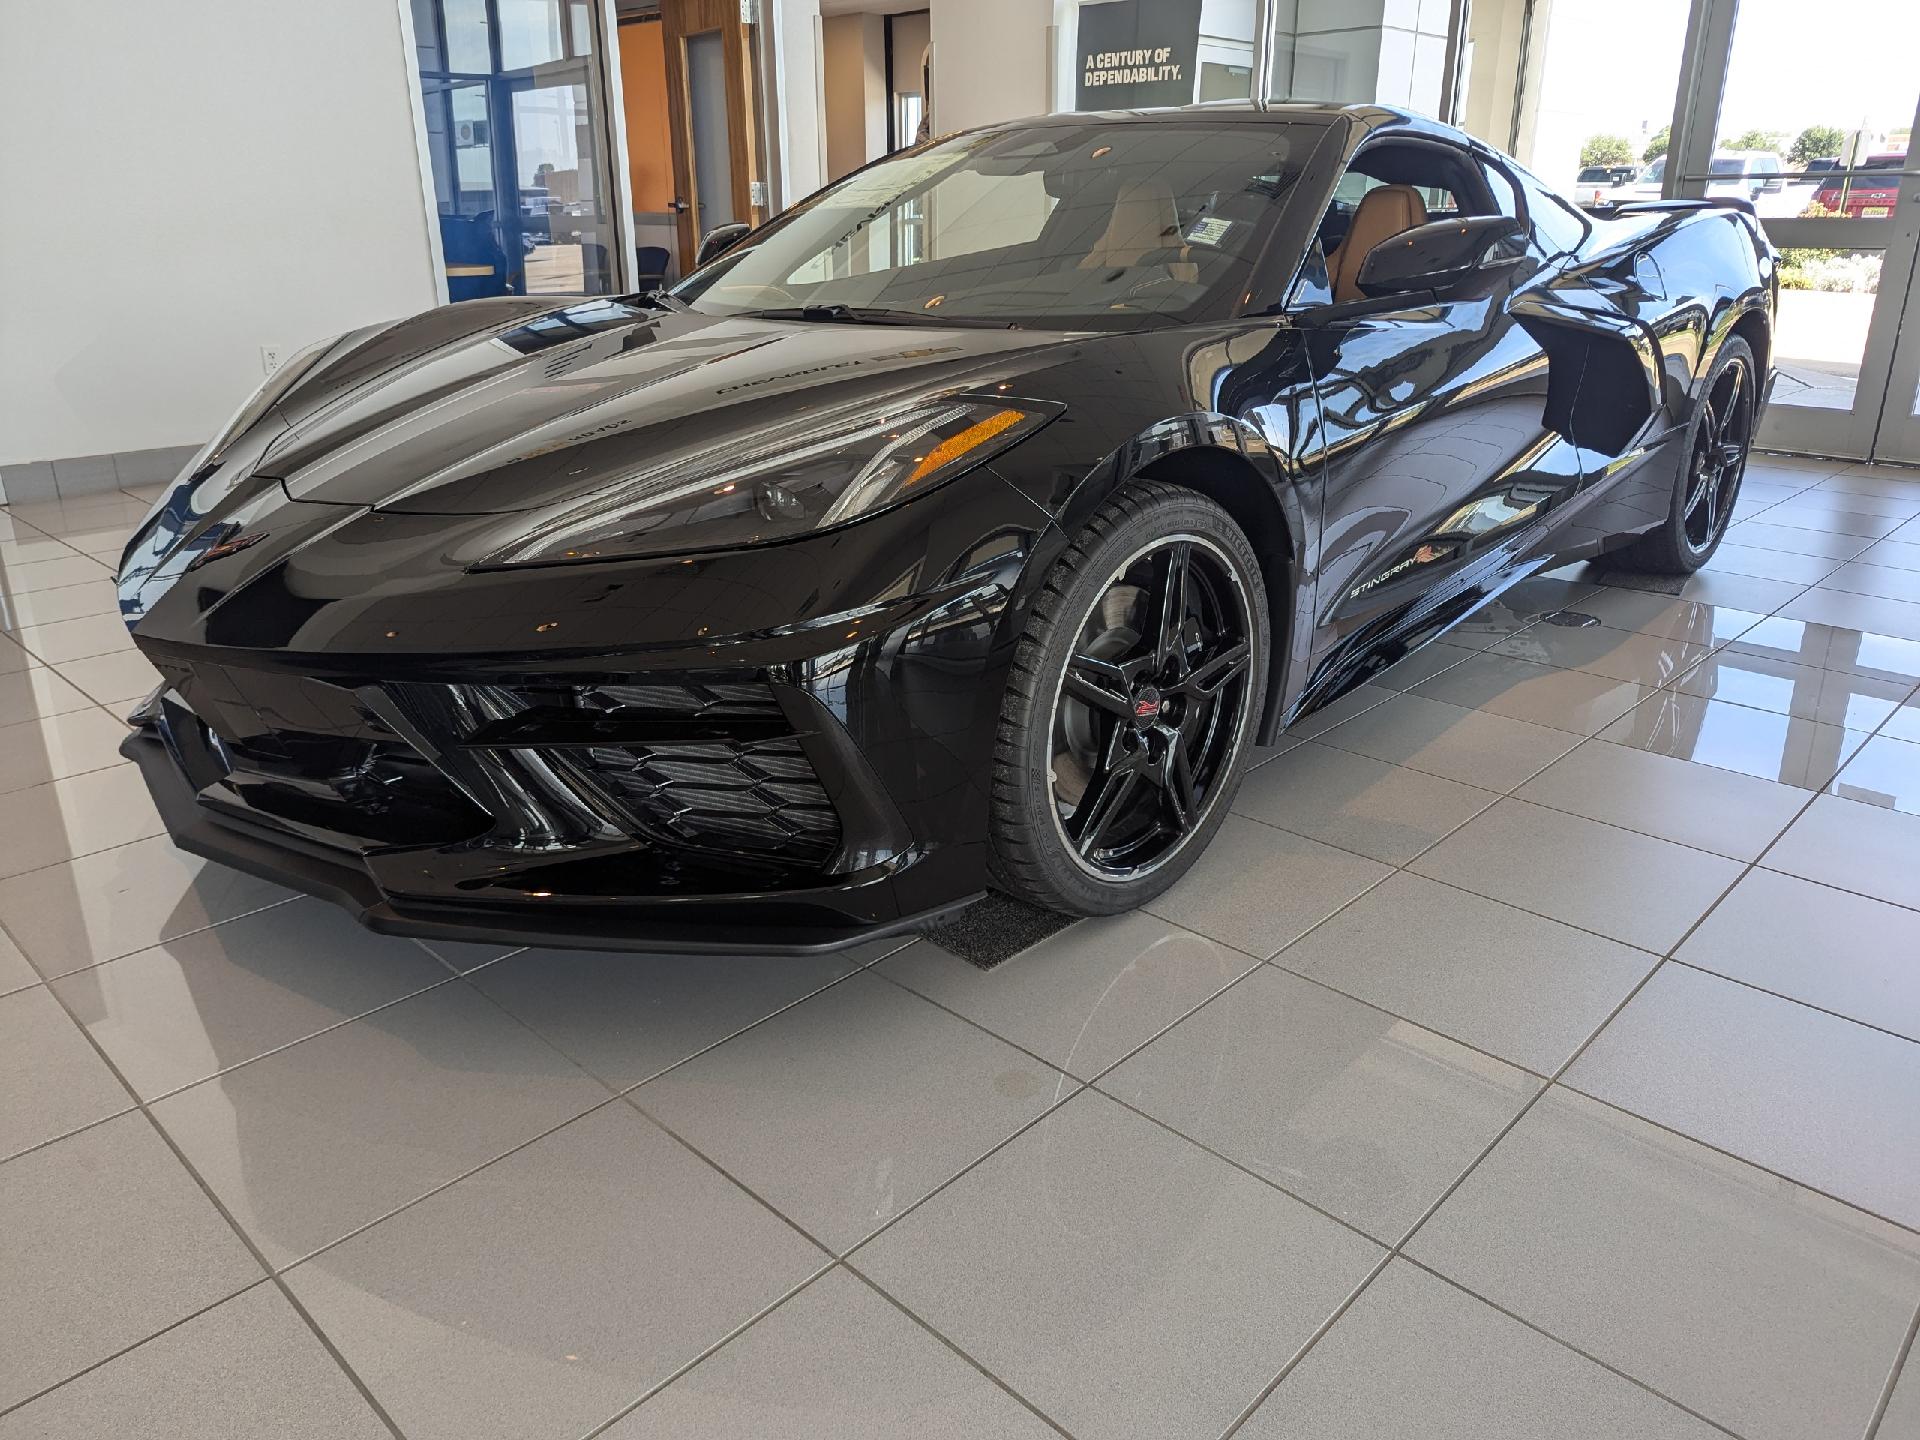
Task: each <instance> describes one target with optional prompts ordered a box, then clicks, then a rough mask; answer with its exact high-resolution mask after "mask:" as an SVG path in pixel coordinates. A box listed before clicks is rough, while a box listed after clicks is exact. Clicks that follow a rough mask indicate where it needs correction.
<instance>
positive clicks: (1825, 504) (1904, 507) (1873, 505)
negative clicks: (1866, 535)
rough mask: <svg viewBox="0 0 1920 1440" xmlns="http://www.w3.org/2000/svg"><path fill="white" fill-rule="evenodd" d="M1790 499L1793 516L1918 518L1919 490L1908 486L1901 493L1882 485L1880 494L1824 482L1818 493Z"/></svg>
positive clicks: (1919, 508)
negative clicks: (1829, 515) (1828, 515)
mask: <svg viewBox="0 0 1920 1440" xmlns="http://www.w3.org/2000/svg"><path fill="white" fill-rule="evenodd" d="M1836 478H1837V477H1836ZM1882 492H1885V493H1882ZM1790 498H1791V499H1792V500H1793V505H1792V507H1791V508H1792V511H1793V512H1794V513H1795V514H1807V515H1814V516H1818V515H1820V514H1822V513H1827V512H1832V513H1838V514H1845V515H1864V516H1882V517H1891V518H1892V519H1894V520H1901V521H1904V520H1911V519H1912V518H1913V517H1914V516H1916V515H1920V490H1916V488H1915V487H1914V486H1913V485H1912V484H1911V483H1909V484H1908V486H1907V487H1906V488H1905V490H1904V492H1900V491H1897V487H1895V486H1890V485H1883V486H1881V487H1880V488H1879V490H1873V491H1861V490H1847V489H1843V488H1841V487H1840V486H1838V485H1836V484H1833V483H1831V482H1830V481H1823V482H1821V484H1820V486H1819V487H1818V488H1817V489H1813V490H1806V491H1802V492H1801V493H1800V494H1798V495H1795V496H1792V497H1790ZM1826 528H1834V527H1831V526H1829V527H1826Z"/></svg>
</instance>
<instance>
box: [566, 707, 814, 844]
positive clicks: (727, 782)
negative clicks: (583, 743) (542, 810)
mask: <svg viewBox="0 0 1920 1440" xmlns="http://www.w3.org/2000/svg"><path fill="white" fill-rule="evenodd" d="M585 759H586V762H587V765H588V767H589V768H590V769H591V771H592V772H593V773H594V774H595V775H596V776H598V777H599V778H600V779H601V780H603V781H604V783H605V784H606V785H607V788H608V790H609V791H610V792H611V793H612V794H613V796H614V797H615V798H616V799H617V800H618V801H620V802H621V803H622V804H624V805H625V806H627V807H628V808H629V809H631V811H632V812H633V814H634V816H635V818H636V819H637V820H639V821H640V822H641V826H642V828H643V829H644V830H645V831H646V832H648V833H650V834H653V835H656V836H667V837H672V838H674V839H677V840H680V841H683V842H684V843H686V844H688V845H691V846H693V847H695V848H697V849H702V850H716V851H727V850H742V851H748V852H750V853H752V854H754V855H756V856H765V857H769V858H778V859H781V860H785V861H789V862H791V863H794V864H797V865H804V866H808V867H815V868H817V867H819V866H822V865H824V864H826V862H827V861H828V859H830V858H831V857H832V855H833V852H834V850H835V848H836V847H837V846H838V845H839V843H840V817H839V815H838V813H837V812H836V811H835V810H834V808H833V802H832V801H831V800H829V799H828V798H827V792H826V790H825V789H824V788H823V787H822V786H821V784H820V781H819V778H818V777H817V776H816V775H815V774H814V773H813V766H812V764H811V763H810V762H809V761H808V759H807V757H806V753H805V752H804V751H803V750H802V749H801V746H800V741H799V739H798V737H796V736H792V735H786V736H779V737H775V738H771V739H747V740H702V741H692V742H688V743H684V744H672V743H662V744H647V745H626V746H617V745H595V746H591V747H589V748H588V749H587V751H586V755H585Z"/></svg>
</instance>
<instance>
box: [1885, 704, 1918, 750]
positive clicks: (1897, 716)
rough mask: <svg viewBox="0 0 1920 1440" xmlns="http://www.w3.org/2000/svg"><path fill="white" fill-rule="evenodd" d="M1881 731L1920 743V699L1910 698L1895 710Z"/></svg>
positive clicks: (1895, 737)
mask: <svg viewBox="0 0 1920 1440" xmlns="http://www.w3.org/2000/svg"><path fill="white" fill-rule="evenodd" d="M1880 733H1881V734H1882V735H1891V736H1892V737H1893V738H1894V739H1896V740H1911V741H1913V742H1914V743H1915V744H1916V745H1920V700H1909V701H1907V703H1906V704H1904V705H1902V706H1901V707H1900V708H1899V709H1898V710H1896V711H1894V713H1893V714H1892V716H1890V717H1889V718H1888V720H1887V723H1886V725H1885V726H1884V727H1883V728H1882V729H1881V731H1880Z"/></svg>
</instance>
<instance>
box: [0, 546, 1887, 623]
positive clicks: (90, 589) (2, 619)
mask: <svg viewBox="0 0 1920 1440" xmlns="http://www.w3.org/2000/svg"><path fill="white" fill-rule="evenodd" d="M47 543H48V544H49V545H59V546H61V548H62V549H65V543H64V542H63V541H59V540H49V541H48V542H47ZM68 553H69V554H71V553H72V552H71V551H69V552H68ZM1895 573H1904V572H1895ZM119 609H120V592H119V591H118V590H116V589H115V588H114V585H113V582H112V581H111V580H107V579H104V578H102V579H100V580H89V581H87V582H86V583H85V584H81V585H62V586H60V587H59V588H58V589H57V590H34V591H30V592H29V593H27V594H25V595H7V596H3V597H0V624H5V625H6V626H7V628H9V629H12V628H14V627H18V626H26V625H51V624H53V623H54V622H55V621H57V620H79V619H83V618H85V617H87V616H92V615H113V614H117V613H118V611H119Z"/></svg>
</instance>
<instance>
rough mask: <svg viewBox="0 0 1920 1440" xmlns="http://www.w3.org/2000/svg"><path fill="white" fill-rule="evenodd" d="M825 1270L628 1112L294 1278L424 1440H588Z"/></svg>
mask: <svg viewBox="0 0 1920 1440" xmlns="http://www.w3.org/2000/svg"><path fill="white" fill-rule="evenodd" d="M826 1259H827V1257H826V1256H825V1255H824V1254H822V1253H821V1252H820V1251H819V1250H818V1249H817V1248H815V1247H814V1246H812V1245H809V1244H808V1243H807V1242H806V1241H805V1240H804V1239H803V1238H802V1237H801V1236H799V1235H797V1234H796V1233H794V1231H793V1229H792V1228H791V1227H790V1226H787V1225H785V1224H783V1223H781V1221H780V1220H779V1219H778V1218H777V1217H776V1216H774V1215H771V1214H769V1213H768V1212H767V1211H766V1209H765V1208H764V1207H762V1206H760V1205H758V1204H756V1203H755V1202H754V1201H753V1200H752V1198H751V1197H749V1196H747V1195H746V1194H744V1193H743V1192H742V1191H741V1190H740V1189H739V1188H738V1187H736V1186H734V1185H732V1184H729V1183H728V1181H727V1180H726V1178H725V1177H724V1176H722V1175H721V1174H720V1173H719V1172H717V1171H716V1170H714V1169H713V1168H712V1167H711V1166H709V1165H706V1164H704V1163H703V1162H702V1161H701V1160H700V1159H699V1158H698V1157H697V1156H695V1155H693V1154H691V1153H690V1152H689V1151H687V1150H686V1148H685V1147H683V1146H681V1145H678V1144H676V1143H675V1142H674V1141H673V1140H672V1139H671V1138H669V1137H668V1136H666V1135H664V1134H662V1133H661V1131H660V1130H659V1129H658V1127H656V1126H653V1125H650V1124H648V1123H647V1122H646V1121H645V1120H643V1119H642V1118H641V1117H640V1116H638V1115H636V1114H635V1113H634V1112H633V1111H632V1110H631V1109H630V1108H629V1107H628V1106H626V1105H625V1104H622V1103H620V1102H618V1101H616V1102H614V1103H612V1104H610V1105H608V1106H606V1107H605V1108H603V1109H601V1110H599V1111H596V1112H595V1113H594V1114H592V1115H589V1116H587V1117H585V1118H584V1119H581V1120H578V1121H576V1122H575V1123H573V1124H571V1125H568V1126H566V1127H565V1128H563V1129H561V1130H558V1131H556V1132H554V1133H553V1134H552V1135H548V1136H546V1137H545V1138H543V1139H541V1140H540V1141H539V1142H538V1143H536V1144H533V1145H529V1146H528V1147H527V1148H525V1149H524V1150H521V1151H518V1152H517V1153H515V1154H513V1155H510V1156H508V1157H507V1158H506V1159H504V1160H502V1161H500V1162H499V1163H498V1164H495V1165H489V1166H488V1167H487V1168H486V1169H484V1170H481V1171H479V1172H478V1173H477V1174H474V1175H471V1176H469V1177H467V1178H466V1179H465V1180H462V1181H461V1182H460V1183H459V1184H458V1185H453V1186H449V1187H448V1188H447V1189H446V1190H444V1191H442V1192H441V1193H440V1194H438V1195H435V1196H433V1197H432V1198H431V1199H430V1200H428V1201H426V1202H425V1203H423V1204H421V1205H418V1206H415V1207H414V1208H412V1209H410V1210H408V1211H406V1212H405V1213H403V1214H400V1215H396V1216H394V1217H392V1218H391V1219H389V1220H386V1221H384V1222H383V1223H381V1224H379V1225H376V1226H374V1227H373V1228H372V1229H370V1230H367V1231H365V1232H364V1233H362V1234H360V1235H356V1236H355V1237H354V1238H353V1239H352V1240H350V1241H348V1242H347V1243H346V1244H344V1245H341V1246H339V1247H337V1248H335V1249H333V1250H329V1251H327V1252H326V1253H325V1254H324V1255H319V1256H316V1257H314V1258H313V1259H312V1260H310V1261H308V1262H307V1263H306V1264H304V1265H300V1266H298V1267H296V1268H295V1269H293V1270H291V1271H289V1272H288V1274H287V1283H288V1284H289V1285H290V1286H291V1287H292V1288H293V1291H294V1293H295V1294H296V1295H297V1296H298V1297H299V1298H300V1301H301V1303H302V1304H303V1305H305V1306H306V1307H307V1309H308V1310H309V1312H310V1313H311V1314H312V1315H313V1317H314V1319H315V1320H316V1321H317V1322H318V1323H319V1325H320V1327H321V1329H323V1330H324V1331H325V1332H326V1333H327V1335H328V1336H329V1338H331V1339H332V1340H333V1342H334V1343H335V1344H336V1345H337V1346H339V1347H340V1351H341V1353H342V1354H343V1355H344V1356H345V1357H346V1359H347V1362H348V1363H349V1364H350V1365H352V1366H353V1367H354V1370H355V1372H356V1373H357V1374H359V1376H360V1377H361V1379H362V1380H364V1381H365V1382H366V1384H367V1388H368V1389H369V1390H371V1391H372V1392H373V1394H374V1396H375V1397H376V1398H377V1399H378V1400H379V1401H380V1403H381V1404H382V1405H383V1406H384V1407H385V1408H386V1410H387V1413H388V1414H390V1415H392V1416H393V1418H394V1421H395V1423H396V1424H398V1425H399V1427H400V1428H401V1430H402V1431H404V1432H405V1433H406V1435H407V1436H408V1437H409V1440H440V1437H445V1440H493V1437H499V1440H524V1437H527V1436H535V1435H539V1436H547V1435H553V1436H574V1435H582V1434H584V1433H586V1432H587V1431H588V1430H590V1429H592V1428H593V1427H594V1426H596V1425H599V1424H602V1423H604V1422H605V1421H607V1420H609V1419H611V1418H612V1417H613V1416H614V1415H615V1414H617V1413H618V1412H619V1411H620V1410H621V1409H622V1408H624V1407H625V1406H627V1405H630V1404H632V1403H633V1402H634V1401H636V1400H638V1399H639V1398H640V1397H641V1396H642V1395H643V1394H645V1393H646V1392H647V1390H648V1389H649V1388H651V1387H652V1386H654V1385H657V1384H659V1383H660V1382H661V1381H662V1380H665V1379H666V1378H667V1376H669V1375H670V1374H672V1373H673V1372H674V1370H676V1369H677V1368H679V1367H680V1366H682V1365H685V1364H686V1363H687V1362H689V1361H691V1360H693V1359H694V1358H695V1357H696V1356H698V1355H699V1354H700V1352H701V1351H702V1350H704V1349H706V1348H707V1347H708V1346H711V1345H713V1344H715V1343H717V1342H718V1341H720V1340H722V1339H724V1338H725V1337H726V1335H727V1333H728V1332H729V1331H731V1330H733V1329H734V1328H736V1327H737V1326H739V1325H741V1324H743V1323H744V1322H746V1321H747V1320H749V1319H750V1318H752V1316H753V1315H754V1314H755V1313H757V1312H758V1311H760V1310H762V1309H764V1308H765V1307H767V1306H768V1305H771V1304H772V1303H773V1302H774V1301H776V1300H777V1299H779V1298H780V1296H781V1295H782V1294H784V1293H785V1292H786V1291H788V1290H790V1289H792V1288H793V1287H794V1286H797V1285H799V1284H800V1283H801V1282H803V1281H804V1280H805V1279H806V1278H807V1276H808V1275H810V1274H812V1273H813V1272H814V1271H815V1270H816V1269H817V1268H818V1267H819V1266H820V1265H822V1264H824V1263H825V1261H826Z"/></svg>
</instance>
